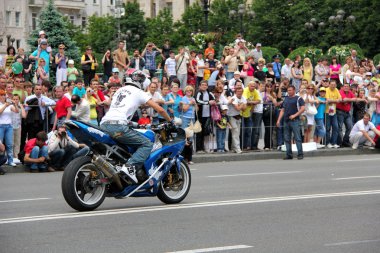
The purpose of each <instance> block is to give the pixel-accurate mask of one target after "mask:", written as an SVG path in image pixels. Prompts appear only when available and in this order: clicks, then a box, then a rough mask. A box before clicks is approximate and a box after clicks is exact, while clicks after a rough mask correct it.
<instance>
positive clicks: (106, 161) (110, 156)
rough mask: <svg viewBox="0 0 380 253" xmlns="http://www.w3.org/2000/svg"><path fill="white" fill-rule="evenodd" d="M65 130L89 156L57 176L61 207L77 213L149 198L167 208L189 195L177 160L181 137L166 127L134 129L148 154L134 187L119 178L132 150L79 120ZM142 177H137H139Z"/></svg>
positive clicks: (185, 176)
mask: <svg viewBox="0 0 380 253" xmlns="http://www.w3.org/2000/svg"><path fill="white" fill-rule="evenodd" d="M65 125H66V127H67V129H68V131H69V132H70V134H72V135H73V136H74V137H75V138H76V139H77V141H78V142H79V143H84V144H86V145H87V146H88V147H90V150H91V152H90V153H89V155H87V156H84V157H78V158H76V159H74V160H73V161H71V162H70V163H69V164H68V165H67V167H66V168H65V171H64V173H63V177H62V193H63V196H64V198H65V200H66V202H67V203H68V204H69V205H70V206H71V207H72V208H74V209H76V210H78V211H91V210H94V209H96V208H97V207H99V206H100V205H101V204H102V203H103V201H104V199H105V198H106V197H114V198H118V199H119V198H127V197H147V196H149V197H153V196H157V197H158V198H159V199H160V200H161V201H162V202H164V203H166V204H175V203H179V202H181V201H182V200H184V199H185V198H186V196H187V194H188V193H189V190H190V185H191V173H190V169H189V167H188V166H187V164H186V163H185V162H184V161H183V157H182V156H181V155H180V154H181V151H182V149H183V148H184V145H185V141H186V136H185V131H184V130H183V129H181V128H175V127H172V126H171V125H170V124H168V123H164V124H160V125H157V126H152V127H151V129H136V131H139V132H140V133H141V134H143V135H144V136H145V137H147V138H149V140H150V141H152V142H153V143H154V144H153V149H152V152H151V154H150V156H149V157H148V159H147V160H146V161H145V163H144V170H143V171H144V172H145V173H143V175H140V176H139V175H138V180H139V183H138V184H133V183H132V182H131V181H130V180H129V179H128V178H124V177H121V176H120V175H119V170H120V168H121V167H122V166H123V164H125V163H126V162H127V160H128V159H129V158H130V157H131V154H133V152H134V151H135V150H133V149H131V148H129V147H125V146H123V145H122V144H120V143H118V142H117V140H115V139H113V138H111V137H110V135H109V134H108V133H106V132H105V131H103V130H102V129H101V128H99V127H97V126H94V125H91V124H87V123H84V122H81V121H74V120H71V121H67V122H66V123H65ZM140 174H141V173H140Z"/></svg>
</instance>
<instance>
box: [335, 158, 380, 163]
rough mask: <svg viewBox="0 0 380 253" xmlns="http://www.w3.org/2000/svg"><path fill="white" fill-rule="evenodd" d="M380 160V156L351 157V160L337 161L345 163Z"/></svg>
mask: <svg viewBox="0 0 380 253" xmlns="http://www.w3.org/2000/svg"><path fill="white" fill-rule="evenodd" d="M377 160H380V158H366V159H353V160H338V161H337V162H338V163H345V162H363V161H377Z"/></svg>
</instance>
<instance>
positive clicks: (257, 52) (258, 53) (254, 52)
mask: <svg viewBox="0 0 380 253" xmlns="http://www.w3.org/2000/svg"><path fill="white" fill-rule="evenodd" d="M251 54H252V55H253V57H254V58H255V59H254V60H255V62H257V61H258V60H259V59H260V58H263V51H262V50H261V43H257V44H256V48H255V49H253V50H252V52H251Z"/></svg>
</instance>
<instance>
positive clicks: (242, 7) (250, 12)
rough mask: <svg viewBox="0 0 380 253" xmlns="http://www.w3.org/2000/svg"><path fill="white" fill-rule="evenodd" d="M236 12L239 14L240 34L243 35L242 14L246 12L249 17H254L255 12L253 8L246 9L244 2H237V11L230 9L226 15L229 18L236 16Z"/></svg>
mask: <svg viewBox="0 0 380 253" xmlns="http://www.w3.org/2000/svg"><path fill="white" fill-rule="evenodd" d="M236 14H237V15H239V20H240V34H241V35H243V33H244V29H243V19H244V15H245V14H246V15H247V16H248V17H249V18H255V17H256V13H255V12H254V11H253V10H249V9H246V6H245V4H239V5H238V10H237V11H236V10H230V12H229V13H228V15H229V17H230V18H231V19H234V18H236Z"/></svg>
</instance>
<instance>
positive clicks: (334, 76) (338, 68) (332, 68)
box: [330, 64, 340, 79]
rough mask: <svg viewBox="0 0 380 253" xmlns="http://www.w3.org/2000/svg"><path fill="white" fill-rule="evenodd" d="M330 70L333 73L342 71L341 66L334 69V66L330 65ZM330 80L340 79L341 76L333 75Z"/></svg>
mask: <svg viewBox="0 0 380 253" xmlns="http://www.w3.org/2000/svg"><path fill="white" fill-rule="evenodd" d="M330 69H331V71H335V72H338V71H339V70H340V64H338V65H336V67H334V65H330ZM330 78H333V79H337V78H339V75H337V74H333V75H331V77H330Z"/></svg>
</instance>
